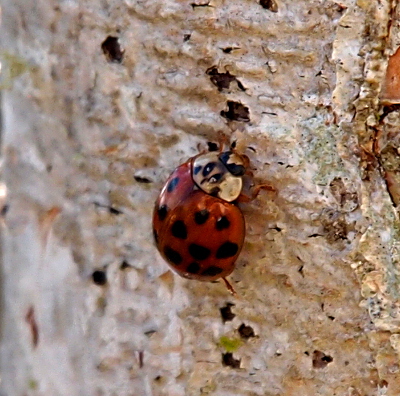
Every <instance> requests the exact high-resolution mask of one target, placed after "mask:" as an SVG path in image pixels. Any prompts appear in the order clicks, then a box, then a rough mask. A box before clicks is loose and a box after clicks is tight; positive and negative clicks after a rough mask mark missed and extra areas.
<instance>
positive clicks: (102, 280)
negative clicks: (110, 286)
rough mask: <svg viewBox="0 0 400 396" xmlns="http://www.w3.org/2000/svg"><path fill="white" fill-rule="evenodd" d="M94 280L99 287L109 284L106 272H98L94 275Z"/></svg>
mask: <svg viewBox="0 0 400 396" xmlns="http://www.w3.org/2000/svg"><path fill="white" fill-rule="evenodd" d="M92 280H93V282H94V283H95V284H96V285H97V286H104V285H105V284H106V283H107V274H106V273H105V271H102V270H96V271H94V272H93V274H92Z"/></svg>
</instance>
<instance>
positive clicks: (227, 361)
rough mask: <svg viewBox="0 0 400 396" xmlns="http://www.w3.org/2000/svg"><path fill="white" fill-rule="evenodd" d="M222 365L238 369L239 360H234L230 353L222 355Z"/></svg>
mask: <svg viewBox="0 0 400 396" xmlns="http://www.w3.org/2000/svg"><path fill="white" fill-rule="evenodd" d="M222 364H223V365H224V366H229V367H232V368H235V369H237V368H240V359H239V360H238V359H235V358H234V357H233V355H232V354H231V353H229V352H228V353H223V354H222Z"/></svg>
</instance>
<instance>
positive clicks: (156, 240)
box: [153, 229, 158, 245]
mask: <svg viewBox="0 0 400 396" xmlns="http://www.w3.org/2000/svg"><path fill="white" fill-rule="evenodd" d="M153 237H154V241H155V242H156V245H158V232H157V231H156V230H155V229H153Z"/></svg>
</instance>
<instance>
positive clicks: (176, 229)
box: [171, 220, 187, 239]
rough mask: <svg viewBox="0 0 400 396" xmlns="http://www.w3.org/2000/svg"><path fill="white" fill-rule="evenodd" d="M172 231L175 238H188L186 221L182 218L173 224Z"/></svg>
mask: <svg viewBox="0 0 400 396" xmlns="http://www.w3.org/2000/svg"><path fill="white" fill-rule="evenodd" d="M171 233H172V235H173V236H174V237H175V238H179V239H186V238H187V229H186V226H185V223H184V222H183V221H182V220H176V221H175V223H174V224H173V225H172V228H171Z"/></svg>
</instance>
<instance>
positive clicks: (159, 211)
mask: <svg viewBox="0 0 400 396" xmlns="http://www.w3.org/2000/svg"><path fill="white" fill-rule="evenodd" d="M167 213H168V206H167V205H161V206H160V207H159V208H158V209H157V214H158V218H159V219H160V221H163V220H165V218H166V217H167Z"/></svg>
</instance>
